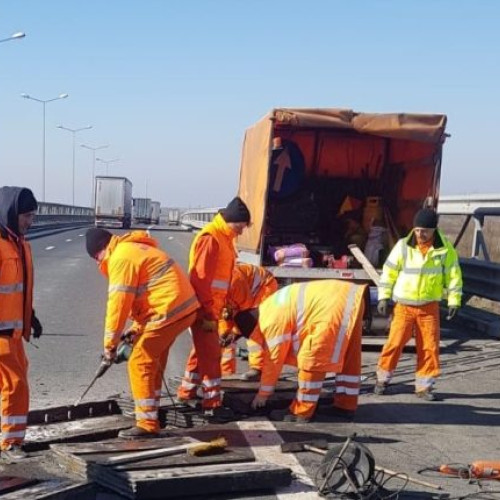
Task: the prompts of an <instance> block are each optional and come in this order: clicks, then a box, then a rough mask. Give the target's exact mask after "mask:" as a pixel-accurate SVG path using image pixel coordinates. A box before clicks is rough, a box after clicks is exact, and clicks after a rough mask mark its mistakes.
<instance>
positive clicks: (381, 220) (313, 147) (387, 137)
mask: <svg viewBox="0 0 500 500" xmlns="http://www.w3.org/2000/svg"><path fill="white" fill-rule="evenodd" d="M445 126H446V116H445V115H440V114H409V113H397V114H396V113H391V114H376V113H358V112H354V111H352V110H348V109H289V108H286V109H283V108H280V109H274V110H272V111H271V112H270V113H268V114H267V115H266V116H264V118H262V119H261V120H260V121H258V122H257V123H256V124H255V125H253V126H252V127H250V128H249V129H247V131H246V133H245V139H244V143H243V151H242V159H241V168H240V180H239V193H238V194H239V196H240V197H241V198H242V199H243V200H244V201H245V202H246V203H247V205H248V207H249V208H250V211H251V214H252V225H251V227H250V228H249V229H248V230H246V231H245V232H244V234H243V235H242V236H241V237H240V238H239V239H238V249H239V251H240V260H242V261H244V262H249V263H252V264H255V265H262V266H265V267H267V268H269V270H270V271H271V272H272V273H273V274H274V275H275V276H276V277H277V278H278V280H279V281H280V282H281V283H290V282H294V281H299V280H310V279H323V278H335V279H348V280H353V281H359V282H370V281H371V280H370V278H369V275H368V273H367V272H365V270H364V269H363V268H362V267H361V266H360V265H359V264H358V263H357V261H356V260H354V259H353V257H352V256H351V254H350V251H349V249H348V246H349V244H352V243H355V244H357V246H358V247H359V248H360V249H361V250H362V251H364V252H365V255H367V256H369V260H370V262H371V263H372V264H373V266H374V267H375V268H376V269H380V268H381V267H382V264H383V262H384V260H385V257H386V256H387V254H388V252H389V251H390V249H391V248H392V246H393V245H394V243H395V242H396V241H397V239H398V238H399V237H401V236H403V235H405V234H406V233H407V232H408V231H409V230H410V228H411V227H412V221H413V217H414V215H415V213H416V212H417V211H418V210H419V209H420V208H422V207H423V206H432V207H436V206H437V201H438V197H439V181H440V172H441V157H442V146H443V143H444V141H445V138H446V136H447V134H446V133H445ZM374 241H375V243H374ZM374 249H375V250H374ZM287 255H288V258H287Z"/></svg>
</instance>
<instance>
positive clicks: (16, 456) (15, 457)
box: [2, 444, 28, 464]
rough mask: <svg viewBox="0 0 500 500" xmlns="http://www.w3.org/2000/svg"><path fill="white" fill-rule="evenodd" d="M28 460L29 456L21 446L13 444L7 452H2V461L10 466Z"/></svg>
mask: <svg viewBox="0 0 500 500" xmlns="http://www.w3.org/2000/svg"><path fill="white" fill-rule="evenodd" d="M26 458H28V454H27V453H26V452H25V451H24V450H23V448H22V446H21V445H20V444H11V445H10V446H9V447H8V448H7V449H6V450H2V459H3V460H5V461H6V462H7V463H9V464H16V463H17V462H21V461H22V460H24V459H26Z"/></svg>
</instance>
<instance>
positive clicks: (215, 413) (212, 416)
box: [203, 406, 236, 424]
mask: <svg viewBox="0 0 500 500" xmlns="http://www.w3.org/2000/svg"><path fill="white" fill-rule="evenodd" d="M203 416H204V417H205V418H206V419H207V420H208V421H209V422H210V423H213V424H224V423H226V422H231V421H233V420H235V419H236V415H235V414H234V412H233V410H231V408H226V407H225V406H217V407H216V408H210V409H208V410H204V411H203Z"/></svg>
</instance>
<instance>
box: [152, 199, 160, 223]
mask: <svg viewBox="0 0 500 500" xmlns="http://www.w3.org/2000/svg"><path fill="white" fill-rule="evenodd" d="M160 214H161V204H160V202H159V201H152V202H151V224H159V223H160Z"/></svg>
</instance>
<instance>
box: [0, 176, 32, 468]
mask: <svg viewBox="0 0 500 500" xmlns="http://www.w3.org/2000/svg"><path fill="white" fill-rule="evenodd" d="M37 208H38V205H37V202H36V199H35V197H34V196H33V193H32V192H31V191H30V190H29V189H27V188H20V187H7V186H5V187H2V188H0V269H1V271H0V389H1V392H2V417H1V420H2V442H1V448H2V458H4V459H7V460H8V461H9V462H17V461H19V460H22V459H23V458H26V457H27V454H26V452H25V451H24V450H23V448H22V445H23V442H24V435H25V433H26V424H27V421H28V409H29V386H28V360H27V358H26V354H25V352H24V346H23V338H24V340H25V341H27V342H29V340H30V335H31V329H33V337H34V338H39V337H40V335H42V325H41V324H40V322H39V321H38V319H37V318H36V316H35V312H34V311H33V306H32V302H33V260H32V257H31V248H30V245H29V243H28V242H27V241H26V240H25V239H24V235H25V234H26V233H27V231H28V229H29V228H30V226H31V224H32V223H33V218H34V216H35V213H36V210H37Z"/></svg>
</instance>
